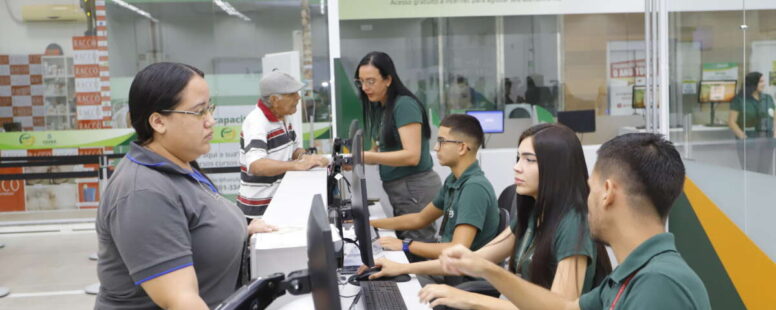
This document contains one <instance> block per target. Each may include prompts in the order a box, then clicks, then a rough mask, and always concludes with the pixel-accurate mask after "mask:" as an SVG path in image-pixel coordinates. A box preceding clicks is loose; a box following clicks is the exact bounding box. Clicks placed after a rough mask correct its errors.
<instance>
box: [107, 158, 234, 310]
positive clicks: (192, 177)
mask: <svg viewBox="0 0 776 310" xmlns="http://www.w3.org/2000/svg"><path fill="white" fill-rule="evenodd" d="M96 229H97V237H98V243H99V261H98V264H97V275H98V277H99V279H100V284H101V287H100V292H99V295H98V296H97V300H96V302H95V305H94V308H95V309H159V307H158V306H156V304H154V303H153V301H152V300H151V298H150V297H148V295H147V294H146V292H145V291H144V290H143V288H142V287H141V286H140V284H142V283H143V282H145V281H149V280H151V279H154V278H156V277H159V276H162V275H165V274H167V273H170V272H173V271H176V270H178V269H182V268H186V267H188V266H193V267H194V270H195V271H196V275H197V280H198V284H199V295H200V296H201V297H202V299H203V300H204V301H205V303H207V305H208V306H209V307H210V308H213V307H215V306H217V305H218V304H219V303H220V302H221V301H223V300H224V299H226V297H228V296H229V295H231V294H232V293H233V292H234V291H235V289H236V285H237V275H238V273H239V269H240V259H241V255H242V247H243V244H244V242H245V239H246V238H247V235H248V233H247V231H246V229H247V227H246V222H245V216H244V215H243V214H242V212H241V211H240V209H238V208H237V207H236V206H235V205H234V204H233V203H231V202H229V201H228V200H226V199H224V198H221V197H220V195H219V194H218V192H217V189H216V188H215V186H213V184H211V183H210V181H208V180H207V179H206V178H205V177H203V176H202V175H201V174H199V172H196V171H189V170H185V169H182V168H181V167H178V166H177V165H175V164H173V163H172V162H170V161H169V160H167V159H165V158H164V157H162V156H160V155H158V154H156V153H154V152H152V151H151V150H148V149H146V148H144V147H141V146H139V145H137V144H136V143H132V145H131V147H130V150H129V152H128V153H127V156H125V157H124V160H122V161H121V162H120V163H119V165H118V166H117V167H116V171H115V173H114V174H113V176H112V177H111V179H110V181H109V182H108V186H107V187H106V189H105V192H104V195H103V197H102V200H101V201H100V207H99V209H98V210H97V222H96Z"/></svg>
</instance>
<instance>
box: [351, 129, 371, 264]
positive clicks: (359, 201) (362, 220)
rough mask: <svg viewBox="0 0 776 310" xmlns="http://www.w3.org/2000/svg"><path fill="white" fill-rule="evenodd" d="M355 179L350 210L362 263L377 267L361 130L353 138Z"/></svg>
mask: <svg viewBox="0 0 776 310" xmlns="http://www.w3.org/2000/svg"><path fill="white" fill-rule="evenodd" d="M352 151H353V177H352V180H351V182H352V183H351V187H352V188H351V193H352V196H351V197H350V210H351V213H352V214H353V226H354V227H355V230H356V239H357V240H358V250H359V251H360V252H361V262H362V263H363V264H364V265H367V266H369V267H373V266H374V265H375V260H374V256H373V253H372V230H371V226H370V225H369V202H368V200H367V193H366V177H365V172H364V161H363V152H364V133H363V131H361V130H360V129H359V130H358V131H356V134H355V135H354V136H353V150H352Z"/></svg>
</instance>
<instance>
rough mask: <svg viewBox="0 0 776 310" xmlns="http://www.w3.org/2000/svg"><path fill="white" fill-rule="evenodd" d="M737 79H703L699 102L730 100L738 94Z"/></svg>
mask: <svg viewBox="0 0 776 310" xmlns="http://www.w3.org/2000/svg"><path fill="white" fill-rule="evenodd" d="M736 85H737V81H736V80H717V81H701V82H700V91H699V92H698V102H699V103H708V102H730V101H733V98H734V97H735V96H736Z"/></svg>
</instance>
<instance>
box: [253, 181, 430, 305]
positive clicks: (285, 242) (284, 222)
mask: <svg viewBox="0 0 776 310" xmlns="http://www.w3.org/2000/svg"><path fill="white" fill-rule="evenodd" d="M326 174H327V171H326V169H323V168H318V169H313V170H310V171H290V172H287V173H286V175H285V177H284V178H283V180H282V181H281V182H280V186H279V187H278V191H277V192H276V194H275V196H274V197H273V198H272V202H271V203H270V205H269V206H268V207H267V212H265V213H264V217H263V218H264V220H265V221H266V222H267V223H269V224H273V225H276V226H278V227H279V228H280V230H279V231H278V232H274V233H267V234H254V235H253V236H251V274H252V277H254V278H255V277H256V276H258V275H259V274H270V273H272V272H279V271H280V272H286V273H287V272H290V271H293V270H297V269H304V268H307V266H306V264H307V257H306V250H305V248H306V247H307V234H306V231H307V219H308V215H309V214H310V205H311V202H312V197H313V196H314V195H315V194H322V196H323V199H324V201H326V199H327V198H326ZM369 213H370V215H371V216H372V217H373V218H381V217H384V216H385V211H384V210H383V208H382V206H381V205H380V204H379V203H378V204H375V205H372V206H370V207H369ZM332 233H335V231H332ZM335 234H336V233H335ZM346 234H348V232H346ZM350 234H352V230H351V231H350ZM336 235H337V236H336V239H338V237H339V235H338V234H336ZM380 235H381V236H383V235H387V236H395V235H396V234H395V233H394V232H393V231H382V230H381V231H380ZM303 253H305V254H303ZM346 253H349V252H346ZM348 255H349V256H350V255H359V254H358V253H357V249H356V252H355V253H352V252H350V253H349V254H348ZM380 256H383V257H386V258H388V259H390V260H393V261H395V262H402V263H406V262H407V257H406V256H405V255H404V253H403V252H401V251H382V253H381V254H380V255H379V256H377V257H380ZM332 268H335V266H332ZM270 269H271V270H270ZM346 280H347V279H346V278H345V279H343V278H340V282H346ZM398 286H399V291H400V292H401V293H402V297H403V299H404V303H405V304H406V305H407V308H408V309H427V308H428V307H427V306H426V305H423V304H421V303H420V301H419V300H418V297H417V296H418V291H420V283H419V282H418V281H417V279H416V278H415V277H414V276H412V279H411V280H410V281H409V282H402V283H398ZM339 292H340V296H346V297H341V298H340V303H341V305H342V307H343V308H344V309H348V308H349V307H350V305H351V303H352V302H353V298H354V297H355V295H356V294H357V293H358V292H359V287H357V286H354V285H350V284H342V285H339ZM363 303H364V298H363V297H362V298H360V299H359V302H358V304H357V305H356V307H355V308H356V309H364V305H363ZM313 308H314V307H313V299H312V295H311V294H305V295H300V296H293V295H290V294H285V295H283V296H281V297H280V298H278V299H276V300H275V301H274V302H273V303H272V304H270V306H269V307H268V309H294V310H297V309H313Z"/></svg>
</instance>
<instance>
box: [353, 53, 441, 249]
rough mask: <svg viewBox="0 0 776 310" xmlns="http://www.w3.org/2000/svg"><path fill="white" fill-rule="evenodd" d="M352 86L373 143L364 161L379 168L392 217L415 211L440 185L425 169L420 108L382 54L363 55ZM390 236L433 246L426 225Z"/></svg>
mask: <svg viewBox="0 0 776 310" xmlns="http://www.w3.org/2000/svg"><path fill="white" fill-rule="evenodd" d="M355 82H356V86H358V91H359V95H360V97H361V102H362V103H363V106H364V119H365V121H366V126H365V127H366V132H367V134H368V136H369V137H371V138H372V139H373V141H374V144H373V145H372V149H371V150H370V151H366V152H364V162H365V163H366V164H371V165H375V164H377V165H380V179H381V180H382V181H383V189H385V192H386V193H387V194H388V199H389V200H390V202H391V206H392V207H393V216H400V215H403V214H407V213H416V212H420V210H421V209H423V208H424V207H425V206H426V205H427V204H428V203H429V202H430V201H431V200H432V199H434V196H435V195H436V193H437V192H438V191H439V189H440V188H441V187H442V181H441V180H440V178H439V175H438V174H437V173H436V172H434V170H432V169H431V168H432V166H433V162H432V160H431V153H430V152H429V145H428V139H429V138H430V137H431V127H430V125H429V120H428V115H427V113H426V108H425V106H424V105H423V104H422V103H421V102H420V100H418V98H417V97H416V96H415V95H414V94H412V92H410V90H409V89H407V87H405V86H404V84H403V83H402V82H401V79H399V76H398V75H397V74H396V68H395V66H394V65H393V60H391V57H390V56H388V54H386V53H383V52H371V53H369V54H367V55H366V56H364V58H362V59H361V61H360V62H359V64H358V67H357V68H356V74H355ZM396 234H397V236H398V237H399V238H400V239H404V238H411V239H413V240H419V241H424V242H433V241H435V234H436V229H435V228H434V227H433V225H431V226H428V227H425V228H422V229H419V230H412V231H397V232H396Z"/></svg>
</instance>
